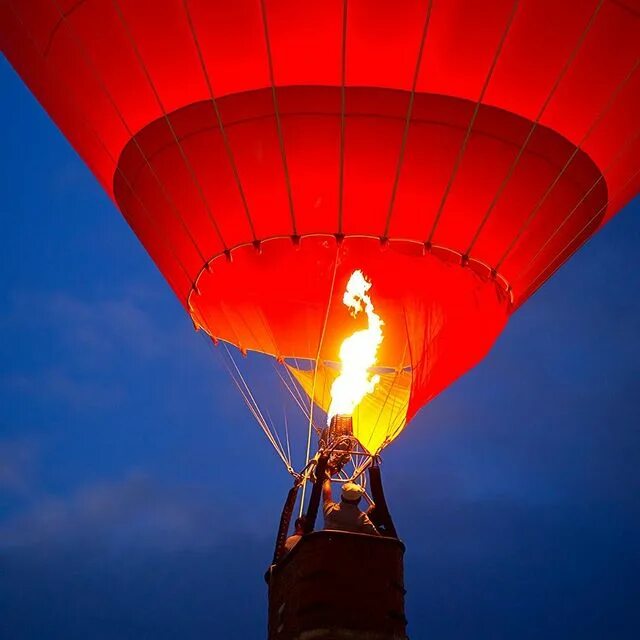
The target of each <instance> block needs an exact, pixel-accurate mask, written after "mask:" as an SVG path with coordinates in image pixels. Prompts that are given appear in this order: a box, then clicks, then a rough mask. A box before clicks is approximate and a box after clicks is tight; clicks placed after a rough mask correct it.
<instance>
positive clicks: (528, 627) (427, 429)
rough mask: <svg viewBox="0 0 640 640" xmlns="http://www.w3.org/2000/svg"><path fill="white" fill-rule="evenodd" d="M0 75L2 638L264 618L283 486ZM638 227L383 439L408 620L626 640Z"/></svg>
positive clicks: (11, 78) (632, 597) (225, 632)
mask: <svg viewBox="0 0 640 640" xmlns="http://www.w3.org/2000/svg"><path fill="white" fill-rule="evenodd" d="M0 91H1V93H2V96H3V100H2V102H1V106H0V108H1V109H2V110H3V111H4V113H3V121H4V122H5V127H4V131H3V154H2V157H1V162H2V167H1V170H0V180H1V187H2V195H3V197H2V202H1V204H0V207H1V209H0V214H1V220H2V230H3V233H2V249H1V255H2V258H1V259H0V265H2V266H1V267H0V278H1V282H2V288H1V293H2V295H0V331H1V335H2V339H1V340H0V636H2V637H6V638H12V640H22V639H32V638H43V637H47V638H66V639H75V638H78V639H80V638H82V639H84V638H92V639H95V640H102V639H105V640H107V639H108V640H112V639H114V640H115V639H118V640H122V639H129V638H131V639H133V638H136V639H140V638H154V639H159V640H160V639H164V638H167V639H168V638H178V637H179V638H183V639H187V640H191V639H200V638H211V637H220V638H226V639H228V640H235V639H238V640H239V639H241V638H242V639H246V638H261V637H264V635H265V624H266V589H265V585H264V583H263V581H262V574H263V570H264V569H265V567H266V565H267V563H268V561H269V558H270V556H271V552H272V541H273V537H274V534H275V527H276V524H277V520H278V517H279V510H280V507H281V503H282V501H283V499H284V496H285V493H286V490H287V489H288V486H289V480H288V478H287V476H286V474H285V473H284V472H283V471H282V468H281V467H280V466H279V464H278V461H277V460H276V458H275V456H274V455H273V452H272V451H271V450H270V449H269V448H268V446H267V445H266V443H265V441H264V439H263V438H264V437H263V436H262V434H261V433H260V432H259V431H258V428H257V426H256V425H255V424H254V423H253V422H252V419H251V417H250V416H249V414H248V412H247V410H246V408H245V407H244V405H243V403H242V401H241V398H240V397H239V395H238V394H237V392H235V390H234V389H233V386H232V383H231V381H230V380H229V378H228V376H227V374H226V372H225V371H224V370H223V368H222V366H221V363H220V361H219V360H218V359H217V358H215V357H214V356H213V355H212V352H211V351H210V350H209V349H208V348H207V347H206V346H205V344H204V342H203V340H202V339H201V338H200V337H199V336H197V335H196V334H195V333H194V331H193V328H192V325H191V322H190V320H189V319H188V317H187V316H186V314H185V313H184V312H183V310H182V308H181V307H180V305H179V303H178V302H177V300H176V299H175V298H174V296H173V294H172V293H171V291H170V290H169V287H168V286H167V285H166V284H165V282H164V280H163V279H162V277H161V276H160V274H159V273H158V272H157V270H156V269H155V267H154V266H153V264H152V263H151V261H150V259H149V258H148V257H147V255H146V254H145V252H144V250H143V249H142V247H141V246H140V245H139V243H138V241H137V240H136V238H135V237H134V235H133V233H132V232H131V231H130V230H129V228H128V227H127V225H126V223H125V222H124V220H123V219H122V218H121V216H120V215H119V214H118V212H117V211H116V210H115V208H114V207H113V205H112V204H111V202H110V201H109V200H108V198H107V197H106V195H105V194H104V193H103V192H102V191H101V189H100V188H99V186H98V185H97V183H96V181H95V180H94V179H93V177H92V175H91V174H90V172H89V171H88V170H87V169H86V168H85V167H84V165H83V164H82V162H81V161H80V160H79V158H78V157H77V156H76V155H75V153H74V152H73V150H72V149H71V148H70V146H69V145H68V143H67V142H66V141H65V140H64V139H63V137H62V136H61V134H60V133H59V132H58V130H57V129H56V128H55V126H54V125H53V124H52V123H51V121H50V120H49V119H48V117H47V116H46V114H45V113H44V112H43V111H42V109H41V108H40V107H39V105H38V104H37V103H36V101H35V100H34V99H33V98H32V97H31V95H30V94H29V93H28V91H27V89H26V88H25V87H24V86H23V85H22V83H21V82H20V80H19V79H18V78H17V76H16V75H15V74H14V72H13V71H12V70H11V68H10V67H9V65H8V64H7V63H6V61H4V60H3V61H2V63H1V64H0ZM639 244H640V202H639V201H638V200H637V199H636V201H635V202H634V203H632V204H631V205H629V206H628V207H627V209H626V210H625V211H623V212H622V213H621V214H620V215H619V216H618V218H617V219H615V220H614V221H613V222H612V223H611V224H609V225H608V226H607V227H606V228H605V229H604V230H602V231H601V232H600V234H599V235H598V236H597V238H596V239H594V240H593V241H591V242H590V243H589V244H588V245H587V246H586V247H585V248H583V249H582V250H581V251H580V252H579V253H578V255H576V256H575V257H574V258H573V260H572V261H571V262H570V263H569V264H568V265H567V266H566V267H565V268H564V269H562V270H561V271H560V272H559V273H558V274H557V275H556V276H555V278H554V279H553V280H552V281H551V282H550V283H548V284H547V285H546V286H545V287H544V288H543V289H542V290H541V291H540V292H539V293H538V294H537V295H536V296H534V298H533V299H532V300H531V301H530V302H529V303H528V304H527V305H526V306H525V307H524V308H523V309H522V310H521V311H520V312H518V313H517V314H516V316H515V317H514V318H513V319H512V321H511V323H510V325H509V326H508V327H507V329H506V331H505V333H504V335H503V336H502V337H501V338H500V340H499V341H498V343H497V345H496V346H495V348H494V349H493V351H492V353H491V354H490V355H489V356H488V357H487V358H486V359H485V361H484V362H483V363H482V364H481V365H480V366H478V367H477V368H476V369H474V370H473V371H471V372H470V373H469V374H468V375H466V376H465V377H464V378H463V379H462V380H460V381H458V382H457V383H456V384H455V385H453V386H452V387H451V388H450V389H449V390H447V391H446V392H445V393H443V394H442V395H441V396H440V397H438V398H437V399H436V400H435V401H434V402H432V403H431V404H430V405H429V406H428V407H427V408H426V409H425V410H424V411H423V412H422V413H421V414H420V415H419V417H418V418H417V419H416V420H415V422H414V423H413V424H412V426H411V427H410V428H409V429H407V430H406V432H405V433H404V434H403V437H402V438H400V439H399V441H398V442H397V443H396V444H395V445H394V446H393V447H391V448H390V449H389V450H388V452H387V455H386V457H385V463H384V473H385V481H386V489H387V494H388V500H389V502H390V505H391V507H392V510H393V513H394V516H395V519H396V524H397V526H398V529H399V531H400V533H401V536H402V537H403V539H404V540H405V542H406V544H407V547H408V552H407V556H406V573H407V588H408V600H407V606H408V616H409V621H410V626H409V632H410V635H411V637H412V638H418V639H419V638H427V637H433V638H439V639H441V640H450V639H451V640H453V639H462V638H465V639H470V638H473V639H480V640H481V639H485V638H487V639H488V638H491V639H500V638H512V637H518V638H522V639H524V638H541V637H545V638H581V639H585V638H598V639H600V638H605V637H607V638H616V639H618V640H624V639H625V638H636V637H638V634H639V633H640V611H639V610H638V607H637V603H638V601H640V586H639V585H640V583H639V581H638V578H637V576H638V571H639V570H640V543H639V540H640V535H639V533H640V499H639V497H638V496H640V475H639V474H638V471H637V467H638V461H639V460H640V430H639V429H638V425H640V408H639V407H640V402H639V400H638V382H639V380H640V337H639V331H640V298H639V296H638V293H639V292H640V272H639V270H638V268H637V263H638V261H637V251H638V246H639ZM249 366H251V364H249Z"/></svg>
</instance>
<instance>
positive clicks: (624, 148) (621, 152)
mask: <svg viewBox="0 0 640 640" xmlns="http://www.w3.org/2000/svg"><path fill="white" fill-rule="evenodd" d="M638 137H640V130H639V131H637V132H636V133H635V134H634V135H633V136H631V137H630V138H627V140H626V142H625V143H624V144H623V145H622V147H620V149H619V150H618V151H617V152H616V154H615V156H614V158H613V159H612V160H611V162H610V163H609V164H608V165H607V167H606V168H605V170H604V171H603V172H602V174H600V176H599V177H598V179H597V180H596V181H595V182H594V183H593V184H592V185H591V187H589V189H588V190H587V191H586V192H585V193H584V195H583V196H582V197H581V198H580V200H578V202H577V203H576V205H575V206H574V207H573V208H572V209H571V211H569V213H568V214H567V215H566V217H565V218H564V220H563V221H562V222H561V223H560V224H559V225H558V226H557V227H556V228H555V230H554V232H553V233H552V234H551V235H550V236H549V237H548V238H547V239H546V240H545V242H544V244H543V245H542V246H541V247H540V248H539V249H538V251H537V252H536V253H535V255H534V256H533V257H532V258H531V260H529V262H528V263H527V264H526V266H525V267H524V268H523V269H522V270H521V271H520V273H519V274H518V275H517V276H516V277H515V279H514V282H518V281H520V280H521V279H522V277H523V276H524V275H525V274H526V273H527V272H528V271H529V270H530V269H531V267H532V266H533V264H534V263H535V262H536V260H537V259H538V257H539V256H540V254H541V253H542V252H543V251H544V250H545V249H546V247H547V246H548V245H549V244H550V243H551V241H552V240H553V239H554V238H555V237H556V236H557V235H558V233H560V230H561V229H562V228H563V227H564V225H565V224H567V222H569V220H570V219H571V217H572V216H573V214H574V213H575V212H576V211H577V210H578V209H579V207H580V205H581V204H582V203H583V202H584V201H585V200H586V199H587V198H588V197H589V195H590V194H591V192H592V191H593V190H594V189H595V188H596V187H597V186H598V185H599V184H600V183H601V182H602V181H603V180H604V179H605V176H606V175H607V174H608V173H609V171H610V170H611V169H612V168H613V167H614V166H615V165H616V164H617V162H618V161H619V160H620V158H621V157H622V156H623V155H624V153H625V152H626V151H627V149H628V147H630V146H631V145H632V144H633V143H634V142H636V140H637V139H638Z"/></svg>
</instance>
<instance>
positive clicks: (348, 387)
mask: <svg viewBox="0 0 640 640" xmlns="http://www.w3.org/2000/svg"><path fill="white" fill-rule="evenodd" d="M369 289H371V282H369V281H368V280H367V279H366V278H365V276H364V274H363V273H362V271H360V270H359V269H358V270H356V271H354V272H353V273H352V274H351V277H350V278H349V282H348V283H347V288H346V291H345V293H344V296H343V298H342V302H343V303H344V304H345V305H346V306H347V307H349V309H350V310H351V315H352V316H353V317H354V318H355V317H356V316H357V315H358V314H359V313H360V312H361V311H364V312H365V313H366V314H367V320H368V326H367V328H366V329H362V330H361V331H356V332H355V333H354V334H352V335H351V336H349V337H348V338H345V340H344V341H343V343H342V345H341V347H340V362H341V363H342V367H341V371H340V375H339V376H338V377H337V378H336V379H335V380H334V382H333V384H332V385H331V405H330V407H329V412H328V414H327V422H328V423H329V422H331V418H332V417H333V416H335V415H338V414H340V415H351V414H353V411H354V409H355V408H356V406H357V405H358V403H359V402H360V401H361V400H362V398H364V396H365V395H366V394H367V393H372V392H373V391H374V389H375V387H376V385H377V384H378V382H379V381H380V376H379V375H377V374H371V373H370V369H371V367H373V366H374V365H375V364H376V359H377V355H378V348H379V347H380V344H381V343H382V339H383V335H382V327H383V325H384V322H383V321H382V319H381V318H380V316H379V315H378V314H377V313H376V312H375V310H374V308H373V303H372V302H371V298H370V297H369V295H368V291H369Z"/></svg>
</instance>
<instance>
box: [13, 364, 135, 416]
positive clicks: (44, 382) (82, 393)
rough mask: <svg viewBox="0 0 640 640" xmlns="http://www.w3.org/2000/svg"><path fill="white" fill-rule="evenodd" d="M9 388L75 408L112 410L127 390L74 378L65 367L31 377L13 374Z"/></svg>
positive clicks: (82, 378)
mask: <svg viewBox="0 0 640 640" xmlns="http://www.w3.org/2000/svg"><path fill="white" fill-rule="evenodd" d="M4 383H5V385H6V386H8V387H9V388H11V389H12V390H14V391H18V392H20V393H21V394H23V395H27V396H33V397H44V398H46V399H47V400H49V399H53V400H57V401H59V402H61V403H63V404H64V405H66V406H68V407H70V408H72V409H75V410H83V411H89V410H92V409H105V410H106V409H110V408H114V407H116V406H118V404H119V403H120V402H122V400H123V398H124V396H125V391H124V388H123V387H122V386H120V385H118V384H116V383H114V382H99V381H97V380H90V379H87V378H84V377H82V376H74V375H72V374H70V373H69V372H68V371H65V370H64V369H62V368H52V369H45V370H44V371H37V372H34V373H29V374H20V373H16V374H10V375H8V376H6V377H5V378H4Z"/></svg>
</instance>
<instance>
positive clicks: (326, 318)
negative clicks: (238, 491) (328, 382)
mask: <svg viewBox="0 0 640 640" xmlns="http://www.w3.org/2000/svg"><path fill="white" fill-rule="evenodd" d="M339 255H340V245H339V244H336V258H335V261H334V265H333V275H332V276H331V287H330V288H329V299H328V300H327V309H326V312H325V314H324V321H323V323H322V332H321V333H320V341H319V342H318V352H317V353H316V360H315V368H314V370H313V383H312V385H311V401H310V403H309V428H308V431H307V450H306V454H305V464H309V456H310V453H311V429H312V426H313V406H314V400H315V397H316V382H317V378H318V363H319V361H320V354H321V352H322V343H323V342H324V335H325V331H326V329H327V323H328V322H329V310H330V309H331V300H332V299H333V290H334V288H335V284H336V273H337V271H338V256H339ZM306 487H307V483H306V482H305V483H304V485H303V486H302V499H301V500H300V515H302V510H303V509H304V497H305V492H306V491H305V490H306Z"/></svg>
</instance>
